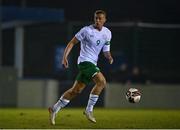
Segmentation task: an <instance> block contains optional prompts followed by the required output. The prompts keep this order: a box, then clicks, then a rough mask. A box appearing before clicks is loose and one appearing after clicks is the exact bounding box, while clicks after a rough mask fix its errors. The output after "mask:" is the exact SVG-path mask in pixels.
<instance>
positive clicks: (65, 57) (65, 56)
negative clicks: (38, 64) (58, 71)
mask: <svg viewBox="0 0 180 130" xmlns="http://www.w3.org/2000/svg"><path fill="white" fill-rule="evenodd" d="M78 42H79V40H78V39H77V38H76V37H73V38H72V40H71V41H70V42H69V43H68V45H67V46H66V48H65V50H64V54H63V59H62V65H63V66H64V67H65V68H68V67H69V63H68V55H69V53H70V52H71V50H72V48H73V46H74V45H75V44H77V43H78Z"/></svg>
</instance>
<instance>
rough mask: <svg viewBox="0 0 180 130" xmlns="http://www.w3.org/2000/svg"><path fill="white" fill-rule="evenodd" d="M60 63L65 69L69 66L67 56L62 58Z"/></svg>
mask: <svg viewBox="0 0 180 130" xmlns="http://www.w3.org/2000/svg"><path fill="white" fill-rule="evenodd" d="M62 65H63V67H64V68H65V69H67V68H69V63H68V60H67V58H63V60H62Z"/></svg>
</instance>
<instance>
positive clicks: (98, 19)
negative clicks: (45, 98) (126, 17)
mask: <svg viewBox="0 0 180 130" xmlns="http://www.w3.org/2000/svg"><path fill="white" fill-rule="evenodd" d="M94 22H95V26H96V27H97V28H99V29H101V28H102V26H103V25H104V23H105V22H106V17H105V15H104V14H95V15H94Z"/></svg>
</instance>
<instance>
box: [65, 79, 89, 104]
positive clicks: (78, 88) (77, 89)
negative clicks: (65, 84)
mask: <svg viewBox="0 0 180 130" xmlns="http://www.w3.org/2000/svg"><path fill="white" fill-rule="evenodd" d="M85 86H86V85H85V84H84V83H82V82H79V81H75V82H74V85H73V86H72V88H70V89H68V90H67V91H66V92H64V94H63V95H62V97H63V99H67V100H71V99H73V98H75V97H76V96H77V95H78V94H80V93H81V92H82V90H83V89H84V88H85Z"/></svg>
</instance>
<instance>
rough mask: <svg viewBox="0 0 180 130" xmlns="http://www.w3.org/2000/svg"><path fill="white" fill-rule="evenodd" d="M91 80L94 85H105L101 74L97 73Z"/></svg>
mask: <svg viewBox="0 0 180 130" xmlns="http://www.w3.org/2000/svg"><path fill="white" fill-rule="evenodd" d="M92 79H93V81H94V82H95V83H96V84H102V85H105V84H106V79H105V77H104V75H103V74H102V73H101V72H98V73H97V74H96V75H95V76H94V77H93V78H92Z"/></svg>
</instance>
